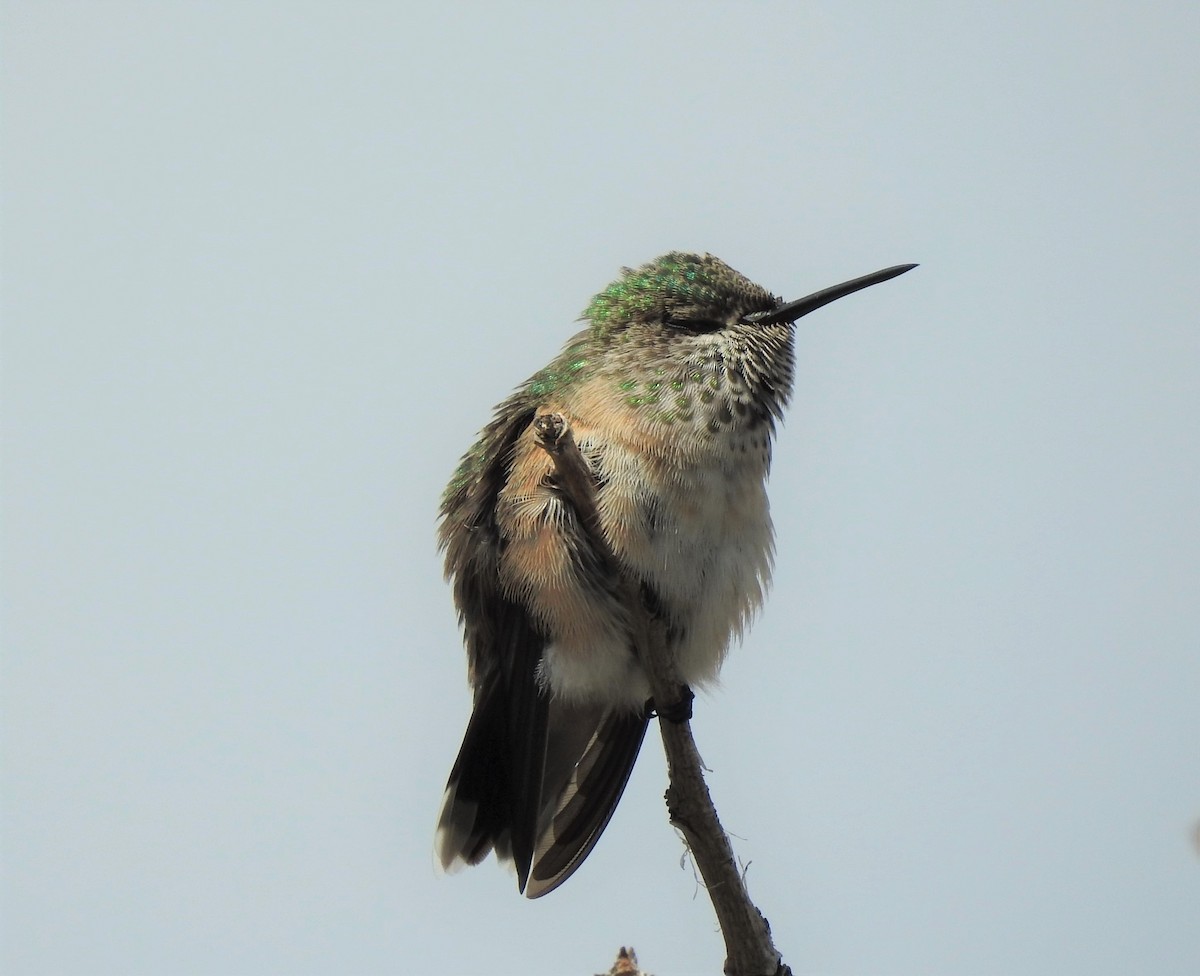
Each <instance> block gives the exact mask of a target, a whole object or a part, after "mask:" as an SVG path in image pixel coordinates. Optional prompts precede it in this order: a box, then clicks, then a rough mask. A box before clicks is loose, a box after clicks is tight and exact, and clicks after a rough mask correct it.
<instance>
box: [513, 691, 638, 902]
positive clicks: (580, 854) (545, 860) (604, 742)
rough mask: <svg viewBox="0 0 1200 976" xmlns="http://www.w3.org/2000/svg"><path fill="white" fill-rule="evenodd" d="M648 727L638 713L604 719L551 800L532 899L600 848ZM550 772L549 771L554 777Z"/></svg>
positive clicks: (530, 893)
mask: <svg viewBox="0 0 1200 976" xmlns="http://www.w3.org/2000/svg"><path fill="white" fill-rule="evenodd" d="M647 725H648V719H647V718H646V717H645V716H644V715H639V714H636V713H630V712H623V711H618V712H608V713H606V714H604V715H603V718H602V720H601V721H600V723H599V725H597V726H596V727H595V731H594V732H593V733H592V735H591V736H590V738H589V739H588V742H587V745H586V746H585V747H584V749H583V753H582V755H581V756H580V758H579V759H578V761H577V762H576V763H573V766H572V769H571V770H570V772H569V775H568V776H567V778H566V782H565V783H564V784H563V786H562V787H561V788H560V789H559V790H557V791H556V793H554V794H551V795H549V796H548V797H547V800H548V801H549V802H548V803H547V806H546V811H545V812H546V814H547V815H548V816H546V817H545V826H544V827H543V829H542V831H541V834H540V836H539V837H538V843H537V849H536V850H535V852H534V859H533V869H532V871H531V872H530V876H529V882H528V884H527V885H526V886H525V889H524V891H525V895H526V897H528V898H540V897H541V896H542V895H545V894H548V893H549V892H551V891H553V890H554V889H555V888H557V887H558V886H559V885H560V884H562V883H563V882H564V881H566V880H567V878H569V877H570V876H571V875H572V874H574V873H575V871H576V870H577V869H578V868H579V866H580V865H581V864H582V863H583V861H584V859H585V858H586V857H587V856H588V854H590V853H591V851H592V848H593V847H595V846H596V842H597V841H598V840H599V839H600V835H601V834H602V833H603V832H604V828H605V827H607V826H608V822H609V820H611V819H612V815H613V813H614V811H615V810H616V808H617V804H618V803H619V802H620V800H621V795H622V794H623V793H624V792H625V784H626V783H628V782H629V776H630V774H631V773H632V772H633V766H634V763H635V762H636V761H637V757H638V752H639V751H640V750H641V747H642V740H643V739H644V738H645V735H646V726H647ZM550 774H551V771H550V770H549V769H548V770H547V778H548V779H549V777H550Z"/></svg>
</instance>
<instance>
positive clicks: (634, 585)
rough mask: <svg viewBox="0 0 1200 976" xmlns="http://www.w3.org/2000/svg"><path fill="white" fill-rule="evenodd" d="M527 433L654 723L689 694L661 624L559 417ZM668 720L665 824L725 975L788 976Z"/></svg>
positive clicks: (696, 766)
mask: <svg viewBox="0 0 1200 976" xmlns="http://www.w3.org/2000/svg"><path fill="white" fill-rule="evenodd" d="M534 429H535V431H536V433H537V436H538V441H539V444H540V445H541V446H542V447H543V448H544V449H545V450H546V452H547V453H548V454H549V455H550V457H551V458H553V460H554V467H555V474H556V476H557V481H558V486H559V488H560V490H561V491H562V492H563V494H564V495H565V496H566V497H567V499H568V500H569V501H570V502H571V504H572V505H573V506H574V507H575V511H576V512H577V513H578V515H579V518H580V521H581V523H582V524H583V528H584V531H585V532H586V533H587V536H588V540H589V542H590V543H591V545H592V547H593V548H594V551H595V552H596V554H597V555H598V556H599V557H600V558H601V559H602V560H603V562H604V563H605V564H606V565H607V566H608V567H609V568H610V569H611V571H612V573H613V575H614V577H615V578H616V579H618V580H619V583H620V588H621V589H620V592H621V598H622V600H623V602H624V603H625V605H626V607H627V608H628V610H629V614H630V619H631V620H632V621H633V625H634V626H633V630H634V633H633V639H634V642H635V643H636V645H637V649H638V654H639V656H640V657H641V660H642V663H643V666H644V668H645V670H646V673H647V675H648V676H649V678H650V689H651V694H652V695H653V697H654V702H655V706H656V708H657V709H658V711H659V714H660V716H662V713H663V710H664V708H666V709H667V710H668V713H671V712H673V710H674V709H675V708H678V707H679V706H681V705H686V704H687V702H688V700H689V699H690V695H691V691H690V689H688V688H687V687H686V686H685V685H684V684H683V682H682V681H680V679H679V674H678V672H677V670H676V667H675V660H674V656H673V655H672V654H671V653H670V651H669V648H668V645H667V637H666V627H665V625H664V623H663V622H662V621H661V620H658V619H656V618H655V617H654V616H653V614H651V613H650V611H649V610H648V609H647V608H646V606H645V604H644V603H643V601H642V595H641V589H640V586H639V583H638V581H637V580H636V579H631V578H630V577H629V576H628V575H627V574H625V573H624V572H623V571H622V570H621V567H620V563H619V561H618V560H617V558H616V556H615V555H614V553H613V552H612V549H611V547H610V546H609V545H608V542H607V541H606V540H605V538H604V533H603V530H602V528H601V525H600V518H599V514H598V512H597V510H596V485H595V481H594V480H593V477H592V473H591V470H590V468H589V467H588V464H587V461H586V460H585V459H584V457H583V455H582V454H581V453H580V452H579V447H578V446H577V445H576V443H575V439H574V437H573V436H572V434H571V428H570V426H569V425H568V423H567V421H566V419H565V418H564V417H563V416H562V415H561V414H556V413H542V414H539V415H538V416H537V417H536V418H535V420H534ZM687 714H688V715H690V711H689V712H688V713H687ZM670 717H671V719H672V720H669V721H663V720H662V718H661V717H660V721H659V723H658V726H659V730H660V731H661V732H662V738H663V748H664V749H665V750H666V754H667V768H668V772H669V775H670V785H669V786H668V788H667V793H666V801H667V812H668V813H669V815H670V818H671V823H672V824H673V825H674V826H675V827H677V828H678V829H679V830H680V831H681V832H682V833H683V836H684V839H685V840H686V841H687V844H688V847H689V848H690V849H691V852H692V856H693V857H694V858H695V860H696V865H697V867H699V869H700V874H701V876H702V877H703V878H704V884H705V887H706V889H707V891H708V895H709V898H710V899H711V900H712V904H713V909H714V911H715V912H716V914H717V921H718V922H719V923H720V926H721V934H722V935H723V936H724V938H725V951H726V959H725V972H726V973H727V974H729V976H791V969H790V968H788V966H787V965H786V964H785V963H784V962H783V960H782V959H781V958H780V956H779V952H778V951H777V950H776V949H775V945H774V943H773V942H772V941H771V931H770V926H769V925H768V924H767V920H766V919H765V918H764V917H763V915H762V913H761V912H760V911H759V910H758V909H757V908H756V907H755V906H754V903H753V902H751V901H750V895H749V893H748V892H747V890H746V885H745V882H744V879H743V877H742V873H741V872H740V871H739V870H738V866H737V862H736V860H735V858H734V854H733V848H732V846H731V845H730V843H729V838H728V837H727V836H726V834H725V831H724V830H723V829H722V828H721V823H720V821H719V820H718V819H717V811H716V808H715V807H714V806H713V802H712V797H711V796H709V792H708V786H707V785H706V784H705V782H704V774H703V772H702V762H701V759H700V753H699V752H698V751H697V749H696V742H695V740H694V739H693V738H692V730H691V724H690V722H689V721H688V720H687V718H686V717H684V718H682V720H680V721H675V720H673V719H674V718H676V717H677V716H675V715H673V714H672V715H671V716H670Z"/></svg>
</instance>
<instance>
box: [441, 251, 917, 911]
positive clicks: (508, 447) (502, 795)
mask: <svg viewBox="0 0 1200 976" xmlns="http://www.w3.org/2000/svg"><path fill="white" fill-rule="evenodd" d="M914 267H916V265H914V264H904V265H897V266H895V267H890V268H885V269H883V270H881V271H876V272H874V273H873V274H868V275H864V276H862V277H860V278H855V279H853V280H851V281H846V282H843V283H842V284H839V285H834V286H833V287H831V288H826V289H823V290H821V291H818V292H815V293H814V294H812V295H809V296H808V297H806V298H801V299H799V300H798V301H792V302H783V301H781V300H780V299H779V298H777V297H775V296H774V295H772V294H771V293H770V292H769V291H767V290H766V289H765V288H762V287H761V286H759V285H756V284H754V283H753V282H751V281H750V280H749V279H747V278H746V277H745V276H743V275H742V274H740V273H739V272H737V271H735V270H733V268H731V267H730V266H729V265H728V264H726V263H725V262H724V261H722V260H721V259H720V258H717V257H714V256H713V255H711V254H703V255H700V254H690V253H682V252H672V253H669V254H665V255H663V256H662V257H659V258H656V259H655V260H653V261H651V262H649V263H648V264H644V265H642V266H641V267H639V268H625V269H623V270H622V272H621V274H620V276H619V277H618V278H617V279H616V280H615V281H614V282H613V283H612V284H610V285H609V286H608V287H607V288H605V289H604V290H603V291H602V292H600V293H599V294H598V295H596V296H595V297H594V298H593V299H592V301H591V303H590V304H589V305H588V306H587V308H586V309H585V310H584V312H583V315H582V317H581V320H582V321H585V322H586V323H587V325H586V328H584V329H583V331H581V332H579V333H578V334H577V335H575V336H574V337H572V338H571V339H570V340H568V342H567V344H566V346H565V347H564V348H563V350H562V352H561V353H560V355H559V356H558V358H556V359H554V360H553V361H552V362H551V363H550V364H549V365H548V366H546V367H545V368H543V369H541V370H539V371H538V372H536V373H534V375H533V376H531V377H530V378H529V379H528V380H527V381H526V382H525V383H524V384H523V385H521V386H520V387H519V388H518V389H517V390H516V392H514V393H513V394H512V395H511V396H509V397H508V399H506V400H504V401H503V402H502V403H500V405H499V406H498V407H497V408H496V410H495V414H494V416H493V419H492V420H491V422H490V423H489V424H488V425H487V426H486V427H484V428H483V430H482V432H481V433H480V435H479V438H478V440H477V441H476V442H475V444H474V445H473V446H472V447H471V449H470V450H469V451H468V452H467V453H466V454H465V455H464V456H463V458H462V460H461V462H460V463H459V465H458V468H457V470H456V471H455V472H454V475H453V477H452V479H451V481H450V484H449V486H448V487H447V488H446V491H445V494H444V495H443V497H442V503H441V510H440V525H439V530H438V542H439V546H440V549H441V550H442V551H443V552H444V553H445V571H446V577H447V579H448V580H449V581H450V582H451V584H452V589H453V595H454V602H455V604H456V607H457V610H458V616H459V620H460V623H461V625H462V628H463V636H464V643H465V644H466V650H467V659H468V680H469V683H470V685H471V687H472V689H473V695H474V706H473V711H472V714H471V718H470V720H469V722H468V725H467V730H466V733H465V735H464V737H463V742H462V746H461V748H460V750H459V753H458V758H457V759H456V760H455V763H454V766H453V768H452V770H451V772H450V777H449V781H448V782H447V784H446V792H445V795H444V798H443V801H442V808H441V814H440V817H439V820H438V827H437V834H436V841H435V847H436V851H437V856H438V858H439V860H440V862H441V864H442V866H443V868H444V869H446V870H453V869H455V868H457V867H460V866H462V865H463V864H478V863H479V862H480V861H482V860H483V859H484V858H486V857H487V855H488V854H489V853H490V852H491V851H493V850H494V851H495V852H496V855H497V857H498V858H499V859H501V860H502V861H509V862H511V863H512V865H513V866H514V867H515V869H516V874H517V883H518V888H519V890H520V891H521V892H523V893H524V894H525V895H526V896H527V897H529V898H538V897H540V896H542V895H545V894H547V893H548V892H550V891H553V890H554V889H555V888H557V887H558V886H559V885H560V884H562V883H563V882H564V881H565V880H566V879H567V878H569V877H570V876H571V875H572V874H573V873H574V872H575V871H576V870H577V869H578V868H579V866H580V864H581V863H582V862H583V860H584V859H585V858H586V857H587V856H588V854H589V853H590V852H591V851H592V848H593V847H594V846H595V844H596V842H597V841H598V840H599V838H600V835H601V833H602V832H603V830H604V828H605V827H606V826H607V825H608V822H609V820H610V819H611V817H612V815H613V812H614V810H615V809H616V806H617V803H618V802H619V801H620V799H621V794H622V793H623V792H624V790H625V784H626V783H627V782H628V780H629V776H630V773H631V772H632V770H633V766H634V763H635V762H636V760H637V756H638V752H639V750H640V749H641V745H642V740H643V738H644V736H645V733H646V729H647V726H648V723H649V720H650V718H651V717H652V716H653V714H654V709H655V708H657V710H658V713H659V714H661V715H662V716H663V717H672V718H673V719H674V720H679V718H680V716H678V715H674V714H673V713H672V712H669V711H668V708H675V707H677V706H679V705H680V703H653V702H650V701H649V699H650V697H651V696H650V686H649V682H648V680H647V677H646V674H645V672H644V671H643V669H642V666H641V664H640V663H639V659H638V656H637V651H636V648H635V645H634V641H633V637H632V629H631V628H632V621H631V612H630V609H629V607H628V605H627V601H623V600H622V599H621V597H620V594H621V593H622V592H628V590H622V589H621V587H620V586H619V585H618V581H617V580H615V579H614V578H613V576H614V570H613V565H612V559H611V558H609V559H602V558H601V557H600V556H599V555H598V554H597V552H596V551H595V548H596V547H594V546H592V545H590V544H589V542H588V535H587V532H586V531H585V527H584V525H583V524H582V522H581V517H580V513H579V512H577V511H576V510H575V508H574V507H573V505H572V503H571V501H570V499H569V498H568V497H567V496H566V495H564V493H563V491H562V490H561V488H560V487H559V486H558V485H557V483H556V480H555V468H554V463H553V460H552V458H551V457H550V456H549V454H548V453H547V451H546V450H544V449H543V448H542V447H541V445H540V443H539V439H538V434H537V430H536V424H535V421H536V420H537V418H538V417H539V416H542V415H544V414H546V413H554V414H558V415H561V417H562V418H563V419H564V420H565V422H566V423H567V424H568V425H569V426H570V429H571V432H572V434H573V436H574V439H575V442H576V444H577V446H578V449H579V452H580V455H581V456H582V458H583V459H584V461H585V462H586V464H587V467H588V469H589V471H590V474H591V476H592V479H593V482H594V485H595V514H596V516H597V518H598V523H599V530H600V532H601V533H602V536H603V539H604V541H605V543H606V544H607V547H608V549H609V550H610V551H611V554H612V555H613V556H615V558H616V561H617V563H618V567H619V572H620V574H622V575H623V576H624V577H625V578H626V579H627V580H633V581H634V582H635V583H636V586H637V592H639V593H640V595H641V599H642V601H643V604H644V609H645V610H646V611H647V612H648V613H650V614H651V615H652V616H653V617H654V618H655V619H656V620H658V621H660V622H661V625H662V629H663V632H664V633H665V634H666V642H667V645H668V653H670V654H672V655H673V658H674V662H675V665H676V669H677V671H678V674H679V676H680V678H681V679H682V680H683V681H684V682H685V683H686V686H687V688H688V690H689V693H690V689H691V688H692V687H703V686H705V685H711V684H712V683H713V682H714V681H715V679H716V677H717V674H718V672H719V670H720V667H721V664H722V661H723V660H724V658H725V655H726V652H727V650H728V648H729V645H730V642H731V641H732V640H733V639H734V638H735V637H737V638H740V637H741V635H742V632H743V630H744V629H745V627H746V626H747V625H748V623H749V622H750V619H751V618H752V617H753V615H754V613H755V612H756V611H757V609H758V608H759V607H760V605H761V604H762V601H763V597H764V594H765V591H766V588H767V585H768V583H769V579H770V575H771V567H772V562H773V558H774V542H773V530H772V525H771V516H770V508H769V505H768V500H767V491H766V478H767V475H768V472H769V469H770V464H771V444H772V438H773V436H774V432H775V427H776V423H777V422H778V421H780V420H781V419H782V416H783V410H784V407H785V406H786V404H787V402H788V399H789V397H790V395H791V388H792V376H793V371H794V335H795V322H796V321H797V320H798V319H799V318H800V317H801V316H804V315H807V314H808V313H809V312H812V311H814V310H816V309H818V308H821V307H822V306H824V305H827V304H829V303H830V302H833V301H836V300H837V299H839V298H843V297H845V296H847V295H850V294H852V293H854V292H856V291H859V290H861V289H863V288H867V287H869V286H871V285H875V284H879V283H880V282H883V281H887V280H888V279H890V278H894V277H896V276H897V275H901V274H903V273H905V272H906V271H909V270H911V269H912V268H914ZM593 538H594V537H593ZM659 706H662V707H659ZM686 715H690V699H689V702H688V708H687V711H686V713H685V716H684V717H686Z"/></svg>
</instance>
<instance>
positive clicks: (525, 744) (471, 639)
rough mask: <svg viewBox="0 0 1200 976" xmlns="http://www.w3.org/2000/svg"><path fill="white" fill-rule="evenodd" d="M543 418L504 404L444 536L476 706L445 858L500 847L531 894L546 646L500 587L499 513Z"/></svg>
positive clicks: (445, 811) (465, 469)
mask: <svg viewBox="0 0 1200 976" xmlns="http://www.w3.org/2000/svg"><path fill="white" fill-rule="evenodd" d="M533 416H534V406H533V404H532V402H530V401H528V399H527V397H525V395H524V394H522V393H518V394H515V395H514V396H513V397H512V398H510V400H509V401H507V402H506V403H505V404H502V405H501V407H500V409H499V410H498V411H497V415H496V419H495V420H493V421H492V423H491V424H489V425H488V426H487V427H486V428H485V429H484V431H483V434H482V435H481V437H480V439H479V442H478V443H477V444H476V445H475V446H474V447H473V448H472V450H471V451H470V452H469V453H468V454H467V456H466V457H464V458H463V461H462V463H461V464H460V465H459V469H458V471H457V472H456V474H455V477H454V480H453V481H452V482H451V484H450V487H449V488H448V489H447V492H446V495H445V497H444V498H443V500H442V524H441V529H440V532H439V540H440V542H441V546H442V548H444V549H445V551H446V575H447V576H448V577H450V578H452V579H453V582H454V594H455V600H456V602H457V604H458V609H459V615H460V617H461V618H462V623H463V631H464V635H465V638H466V644H467V655H468V660H469V662H470V669H469V674H470V680H471V683H472V685H473V686H474V689H475V708H474V711H473V713H472V715H471V721H470V723H469V724H468V726H467V732H466V735H465V736H464V738H463V744H462V747H461V748H460V750H459V753H458V758H457V759H456V760H455V763H454V767H453V769H452V770H451V772H450V778H449V781H448V782H447V784H446V795H445V799H444V801H443V804H442V813H441V817H440V819H439V822H438V833H437V847H438V855H439V858H440V860H441V862H442V865H443V866H444V867H447V868H450V867H452V866H453V865H454V864H455V863H456V862H458V861H464V862H466V863H468V864H475V863H478V862H479V861H480V860H482V859H483V858H484V857H486V856H487V853H488V851H490V850H491V849H492V848H493V847H494V848H495V849H496V853H497V854H498V855H499V856H501V857H504V858H511V859H512V860H513V862H514V863H515V865H516V869H517V875H518V878H519V879H520V883H521V887H522V888H524V886H525V881H526V879H527V878H528V875H529V868H530V863H531V861H532V858H533V848H534V844H535V841H536V837H537V829H538V819H539V815H540V812H541V808H542V800H541V797H542V770H543V767H544V765H545V752H546V720H547V711H548V707H549V702H548V699H547V697H546V695H545V693H544V692H543V691H542V689H541V687H540V685H539V683H538V679H537V667H538V664H539V662H540V661H541V659H542V652H543V649H544V647H545V643H546V641H545V635H544V634H542V633H541V632H540V631H539V629H538V627H537V626H536V625H535V623H534V621H533V620H532V618H531V617H530V615H529V614H528V613H527V611H526V610H525V608H524V607H522V606H521V605H520V604H519V603H516V602H514V601H513V600H511V599H509V598H508V596H507V595H506V594H505V593H504V592H503V590H502V588H501V586H500V582H499V560H500V553H501V552H502V550H503V545H504V540H503V538H502V537H501V536H500V533H499V530H498V529H497V526H496V523H495V518H494V513H495V508H496V496H497V495H498V493H499V492H500V489H501V488H502V487H503V486H504V481H505V479H506V477H507V475H508V470H509V467H510V466H511V463H512V449H513V444H514V442H515V441H516V439H517V437H519V436H520V434H521V432H522V431H523V430H524V429H525V428H526V427H528V426H529V424H530V422H531V421H532V420H533Z"/></svg>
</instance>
